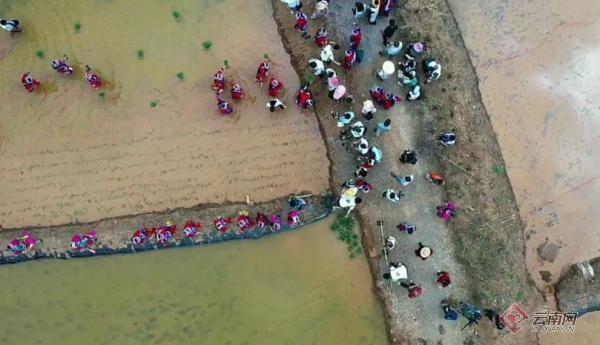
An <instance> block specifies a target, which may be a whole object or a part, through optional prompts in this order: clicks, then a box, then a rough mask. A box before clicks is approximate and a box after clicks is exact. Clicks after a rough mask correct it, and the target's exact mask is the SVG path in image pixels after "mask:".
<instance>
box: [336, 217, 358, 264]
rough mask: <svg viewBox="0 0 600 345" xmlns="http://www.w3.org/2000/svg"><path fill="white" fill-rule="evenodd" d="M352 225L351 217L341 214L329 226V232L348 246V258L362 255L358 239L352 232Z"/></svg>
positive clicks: (353, 222)
mask: <svg viewBox="0 0 600 345" xmlns="http://www.w3.org/2000/svg"><path fill="white" fill-rule="evenodd" d="M354 224H355V221H354V218H353V217H346V216H345V215H343V214H340V215H338V216H337V218H336V219H335V222H334V223H333V224H331V230H332V231H333V232H335V233H336V234H337V238H338V239H339V240H340V241H342V242H344V243H346V245H348V252H349V253H350V258H355V257H357V256H359V255H361V254H362V247H361V245H360V239H359V238H358V235H357V234H356V232H355V231H354Z"/></svg>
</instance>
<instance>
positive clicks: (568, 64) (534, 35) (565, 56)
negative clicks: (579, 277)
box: [450, 0, 600, 286]
mask: <svg viewBox="0 0 600 345" xmlns="http://www.w3.org/2000/svg"><path fill="white" fill-rule="evenodd" d="M450 4H451V6H452V8H453V10H454V13H455V15H456V17H457V21H458V24H459V27H460V29H461V31H462V33H463V37H464V40H465V44H466V46H467V48H468V49H469V53H470V55H471V58H472V60H473V64H474V65H475V69H476V72H477V75H478V77H479V82H480V87H481V93H482V96H483V100H484V103H485V105H486V108H487V110H488V111H489V113H490V116H491V119H492V124H493V126H494V129H495V131H496V132H497V134H498V141H499V143H500V146H501V148H502V152H503V155H504V159H505V161H506V165H507V172H508V175H509V177H510V180H511V183H512V186H513V188H514V191H515V195H516V198H517V202H518V204H519V207H520V212H521V216H522V217H523V219H524V220H525V221H526V223H527V232H526V234H527V237H528V243H527V247H528V249H527V261H528V266H529V270H530V272H531V274H532V277H533V278H534V279H535V280H536V282H537V283H538V285H539V286H543V285H544V284H545V282H543V281H542V279H541V275H540V273H539V271H549V272H550V273H551V274H552V277H551V279H550V280H551V281H552V282H554V281H556V280H557V279H558V278H559V276H560V274H561V271H562V270H563V268H565V267H567V266H568V265H570V264H571V263H574V262H578V261H582V260H588V259H591V258H593V257H596V256H598V255H599V254H600V252H599V251H598V243H599V242H600V230H599V229H600V227H598V224H597V219H596V217H595V215H597V214H598V213H599V212H600V207H599V206H598V205H599V204H598V200H600V175H599V174H598V171H600V149H599V148H600V135H599V133H600V116H599V114H600V102H599V101H598V100H599V99H600V83H598V77H600V69H599V68H598V61H599V57H600V39H599V37H600V21H599V20H598V19H599V17H600V2H598V1H595V0H574V1H569V2H568V5H565V3H564V2H563V1H554V0H552V1H542V0H539V1H538V0H533V1H527V2H522V1H521V2H519V1H516V2H515V1H506V0H469V1H462V0H451V1H450ZM546 241H548V242H549V243H552V244H554V245H555V246H556V248H558V249H559V251H558V254H557V256H556V257H555V258H552V259H553V261H548V260H546V261H542V260H541V259H540V258H539V256H538V254H537V248H538V247H539V246H540V245H541V244H543V243H545V242H546Z"/></svg>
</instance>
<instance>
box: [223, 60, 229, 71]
mask: <svg viewBox="0 0 600 345" xmlns="http://www.w3.org/2000/svg"><path fill="white" fill-rule="evenodd" d="M223 65H225V69H229V60H223Z"/></svg>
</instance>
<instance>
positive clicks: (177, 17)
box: [171, 11, 181, 21]
mask: <svg viewBox="0 0 600 345" xmlns="http://www.w3.org/2000/svg"><path fill="white" fill-rule="evenodd" d="M171 14H172V15H173V18H175V20H176V21H180V20H181V13H179V11H173V12H171Z"/></svg>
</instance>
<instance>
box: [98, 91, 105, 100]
mask: <svg viewBox="0 0 600 345" xmlns="http://www.w3.org/2000/svg"><path fill="white" fill-rule="evenodd" d="M105 96H106V92H104V91H100V92H98V97H100V98H101V99H104V97H105Z"/></svg>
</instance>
